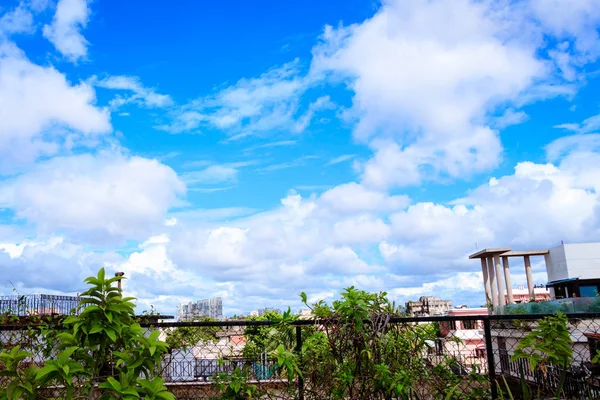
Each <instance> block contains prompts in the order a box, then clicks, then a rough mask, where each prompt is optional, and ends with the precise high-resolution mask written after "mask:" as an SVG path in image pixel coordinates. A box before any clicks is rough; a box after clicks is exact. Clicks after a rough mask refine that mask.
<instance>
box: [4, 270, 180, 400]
mask: <svg viewBox="0 0 600 400" xmlns="http://www.w3.org/2000/svg"><path fill="white" fill-rule="evenodd" d="M120 279H122V277H114V278H110V279H106V278H105V272H104V269H101V270H100V271H99V272H98V275H97V277H90V278H87V279H86V283H87V284H88V285H89V286H90V287H89V289H88V290H86V291H85V292H83V293H82V294H81V300H80V302H79V305H78V307H79V308H80V309H81V313H80V314H79V316H71V317H68V318H66V319H65V320H64V321H63V322H62V323H63V326H62V328H63V330H62V331H61V332H60V333H57V334H55V333H54V332H48V331H45V330H42V331H41V332H40V334H41V335H43V336H45V340H44V342H45V344H46V351H45V352H44V355H45V356H46V357H47V358H49V360H48V361H46V362H40V361H39V360H36V359H35V357H34V355H33V354H32V353H31V352H28V351H25V350H22V349H21V348H20V347H19V346H15V347H13V348H12V349H10V351H8V350H7V351H3V352H2V353H0V399H7V400H16V399H28V400H29V399H31V400H33V399H39V398H61V399H69V400H70V399H84V398H94V399H111V400H112V399H139V398H144V399H146V400H154V399H163V400H171V399H174V396H173V395H172V394H171V393H169V392H168V391H167V389H166V387H165V385H164V383H163V381H162V379H160V378H159V377H158V368H159V366H160V365H161V360H162V356H163V354H164V353H165V352H166V351H167V345H166V344H165V343H164V342H162V341H160V340H159V339H158V336H159V332H158V331H154V332H151V333H150V334H149V335H147V336H146V335H145V332H146V331H145V330H144V329H142V327H141V326H140V325H139V323H137V322H136V319H135V313H134V307H135V306H134V304H133V302H132V301H133V300H134V299H133V298H123V296H122V293H121V290H120V289H118V288H117V287H114V286H113V284H114V283H116V282H117V281H119V280H120ZM53 387H61V388H62V389H61V390H60V391H59V392H60V393H59V394H53V393H52V392H53V390H51V388H53ZM53 396H58V397H53Z"/></svg>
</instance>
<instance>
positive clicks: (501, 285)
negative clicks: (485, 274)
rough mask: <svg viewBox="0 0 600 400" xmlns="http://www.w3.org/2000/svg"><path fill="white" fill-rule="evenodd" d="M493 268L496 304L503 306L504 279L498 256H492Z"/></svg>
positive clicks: (504, 301) (504, 303)
mask: <svg viewBox="0 0 600 400" xmlns="http://www.w3.org/2000/svg"><path fill="white" fill-rule="evenodd" d="M494 267H495V268H496V284H497V285H498V304H499V305H500V306H505V305H506V298H505V297H504V287H505V286H504V278H503V274H502V265H500V256H499V255H498V254H494Z"/></svg>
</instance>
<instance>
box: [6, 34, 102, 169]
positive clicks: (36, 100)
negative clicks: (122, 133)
mask: <svg viewBox="0 0 600 400" xmlns="http://www.w3.org/2000/svg"><path fill="white" fill-rule="evenodd" d="M95 101H96V97H95V93H94V90H93V89H92V88H91V87H90V86H88V85H87V84H85V83H83V82H81V83H79V84H76V85H72V84H71V83H70V82H69V81H67V79H66V77H65V75H63V74H62V73H60V72H58V71H57V70H56V69H54V68H52V67H42V66H39V65H36V64H33V63H31V62H30V61H29V60H28V59H27V58H26V57H25V55H24V53H23V52H22V51H21V50H20V49H18V48H17V47H16V46H14V45H13V44H11V43H10V42H4V43H0V120H2V124H0V173H1V172H5V171H12V170H15V169H18V168H19V167H22V166H24V165H27V164H29V163H31V162H33V161H35V160H36V159H37V158H38V157H40V156H44V155H46V156H47V155H53V154H55V153H57V152H58V151H60V150H61V149H69V148H71V147H74V146H77V145H95V144H96V142H97V139H98V137H99V136H101V135H105V134H107V133H109V132H110V131H111V130H112V127H111V124H110V120H109V114H108V112H107V111H106V110H103V109H100V108H98V107H96V106H95V105H94V103H95ZM15 148H18V149H19V151H14V149H15Z"/></svg>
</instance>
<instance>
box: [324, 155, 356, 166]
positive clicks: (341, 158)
mask: <svg viewBox="0 0 600 400" xmlns="http://www.w3.org/2000/svg"><path fill="white" fill-rule="evenodd" d="M355 157H356V154H342V155H341V156H337V157H335V158H332V159H331V160H329V162H328V163H327V164H325V166H329V165H336V164H340V163H343V162H345V161H350V160H352V159H353V158H355Z"/></svg>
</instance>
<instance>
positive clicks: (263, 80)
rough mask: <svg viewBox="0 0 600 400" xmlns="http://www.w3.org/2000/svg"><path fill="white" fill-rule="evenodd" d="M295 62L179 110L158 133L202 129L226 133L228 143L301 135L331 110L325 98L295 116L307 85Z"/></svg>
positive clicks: (239, 83) (221, 90) (236, 84)
mask: <svg viewBox="0 0 600 400" xmlns="http://www.w3.org/2000/svg"><path fill="white" fill-rule="evenodd" d="M299 67H300V65H299V62H298V60H295V61H293V62H290V63H287V64H284V65H283V66H281V67H277V68H273V69H271V70H269V71H268V72H266V73H264V74H262V75H261V76H260V77H258V78H252V79H240V80H239V81H238V82H237V83H235V84H234V85H231V86H227V87H225V88H222V89H220V90H218V91H217V92H216V93H214V94H212V95H209V96H205V97H202V98H199V99H197V100H195V101H193V102H191V103H189V104H187V105H184V106H182V107H180V108H179V109H178V110H177V111H176V112H175V114H174V121H173V123H171V124H170V125H164V126H160V127H159V128H160V129H164V130H167V131H169V132H173V133H179V132H188V131H196V130H200V129H203V128H209V129H218V130H223V131H224V132H226V133H227V134H228V135H229V136H230V139H239V138H241V137H244V136H248V135H266V134H268V133H269V132H271V131H273V130H287V131H290V132H292V131H294V132H301V131H303V130H304V129H306V127H307V126H308V124H309V122H310V120H311V119H312V117H313V116H314V114H315V113H316V112H318V111H319V110H322V109H326V108H330V107H331V102H330V100H329V98H328V97H326V96H325V97H322V98H320V99H317V100H316V101H315V102H314V103H312V104H311V105H310V106H309V107H308V110H307V111H306V113H305V114H303V115H300V116H299V115H298V112H299V111H300V107H299V102H300V98H301V96H302V95H303V94H304V92H305V91H306V89H307V88H308V86H309V85H310V82H309V81H307V78H305V77H302V76H301V75H300V69H299Z"/></svg>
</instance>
